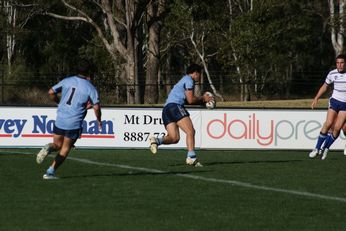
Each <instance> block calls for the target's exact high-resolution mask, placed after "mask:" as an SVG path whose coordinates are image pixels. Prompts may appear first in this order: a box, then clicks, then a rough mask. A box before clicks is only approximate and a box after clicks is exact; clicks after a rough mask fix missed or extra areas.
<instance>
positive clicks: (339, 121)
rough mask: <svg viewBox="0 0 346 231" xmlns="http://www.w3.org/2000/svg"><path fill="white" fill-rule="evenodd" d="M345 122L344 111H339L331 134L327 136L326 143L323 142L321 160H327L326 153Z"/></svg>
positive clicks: (345, 112) (345, 113) (345, 114)
mask: <svg viewBox="0 0 346 231" xmlns="http://www.w3.org/2000/svg"><path fill="white" fill-rule="evenodd" d="M345 120H346V111H339V113H338V116H337V117H336V120H335V123H334V129H333V132H332V133H331V134H329V135H328V137H327V139H326V141H325V142H324V145H323V155H322V160H324V159H326V158H327V154H328V151H329V149H330V147H331V145H332V144H333V143H334V141H335V140H336V139H337V138H338V137H339V135H340V131H341V129H342V127H343V126H344V123H345Z"/></svg>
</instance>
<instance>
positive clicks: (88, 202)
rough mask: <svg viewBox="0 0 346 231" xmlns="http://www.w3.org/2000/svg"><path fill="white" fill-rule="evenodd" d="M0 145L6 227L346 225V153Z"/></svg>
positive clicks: (7, 230) (1, 220)
mask: <svg viewBox="0 0 346 231" xmlns="http://www.w3.org/2000/svg"><path fill="white" fill-rule="evenodd" d="M37 151H38V149H1V150H0V182H1V188H0V211H1V216H0V230H1V231H2V230H3V231H11V230H18V231H19V230H20V231H22V230H25V231H27V230H35V231H37V230H64V231H67V230H71V231H72V230H73V231H76V230H97V231H99V230H126V231H128V230H160V231H161V230H208V231H210V230H236V231H241V230H266V231H268V230H275V231H277V230H280V231H283V230H292V231H297V230H300V231H301V230H308V231H311V230H314V231H318V230H321V231H326V230H328V231H331V230H344V229H345V227H346V219H345V216H344V215H345V211H346V185H345V175H346V168H345V165H346V157H345V156H343V154H342V153H341V152H340V151H338V152H336V151H334V152H333V151H332V152H330V154H329V156H328V158H327V159H326V160H324V161H322V160H317V159H308V157H307V152H304V151H265V150H264V151H256V150H253V151H237V150H232V151H204V150H203V151H202V150H200V151H198V155H199V159H200V160H201V162H202V163H203V164H205V167H203V168H195V167H189V166H185V165H184V161H185V151H183V150H178V151H177V150H160V152H159V153H158V154H157V155H152V154H151V153H150V152H149V151H148V150H74V151H73V152H72V153H71V155H70V158H69V159H67V160H66V162H65V163H64V164H63V165H62V166H61V168H60V169H59V170H58V172H57V175H58V176H59V177H60V179H58V180H51V181H45V180H43V179H42V175H43V173H44V172H45V170H46V168H47V166H48V165H49V164H50V161H51V160H52V158H47V159H46V160H45V161H44V162H43V164H41V165H37V164H36V162H35V153H36V152H37Z"/></svg>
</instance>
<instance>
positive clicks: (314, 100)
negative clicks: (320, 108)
mask: <svg viewBox="0 0 346 231" xmlns="http://www.w3.org/2000/svg"><path fill="white" fill-rule="evenodd" d="M328 86H329V85H328V84H327V83H324V84H323V85H322V86H321V87H320V89H319V90H318V92H317V94H316V96H315V98H314V99H313V100H312V103H311V108H312V109H314V108H315V106H316V105H317V102H318V99H319V98H320V97H321V96H322V95H323V94H324V93H325V92H326V91H327V89H328Z"/></svg>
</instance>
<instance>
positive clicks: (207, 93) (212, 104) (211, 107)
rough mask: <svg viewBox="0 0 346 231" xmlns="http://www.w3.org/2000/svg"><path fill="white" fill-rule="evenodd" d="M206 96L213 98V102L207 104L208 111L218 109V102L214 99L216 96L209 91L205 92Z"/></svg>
mask: <svg viewBox="0 0 346 231" xmlns="http://www.w3.org/2000/svg"><path fill="white" fill-rule="evenodd" d="M204 94H205V95H209V96H212V97H213V99H212V100H209V101H208V102H206V103H205V107H206V108H208V109H214V108H215V107H216V101H215V99H214V95H213V94H212V93H211V92H209V91H207V92H205V93H204Z"/></svg>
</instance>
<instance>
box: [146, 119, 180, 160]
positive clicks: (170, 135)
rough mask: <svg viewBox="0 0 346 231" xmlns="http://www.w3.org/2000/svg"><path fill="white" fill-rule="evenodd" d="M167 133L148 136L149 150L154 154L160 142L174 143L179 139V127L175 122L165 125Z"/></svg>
mask: <svg viewBox="0 0 346 231" xmlns="http://www.w3.org/2000/svg"><path fill="white" fill-rule="evenodd" d="M166 131H167V134H166V135H165V136H164V137H154V136H151V137H149V143H150V151H151V152H152V153H153V154H155V153H157V148H158V146H159V145H161V144H176V143H178V142H179V140H180V134H179V127H178V126H177V124H176V123H175V122H171V123H169V124H167V125H166Z"/></svg>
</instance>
